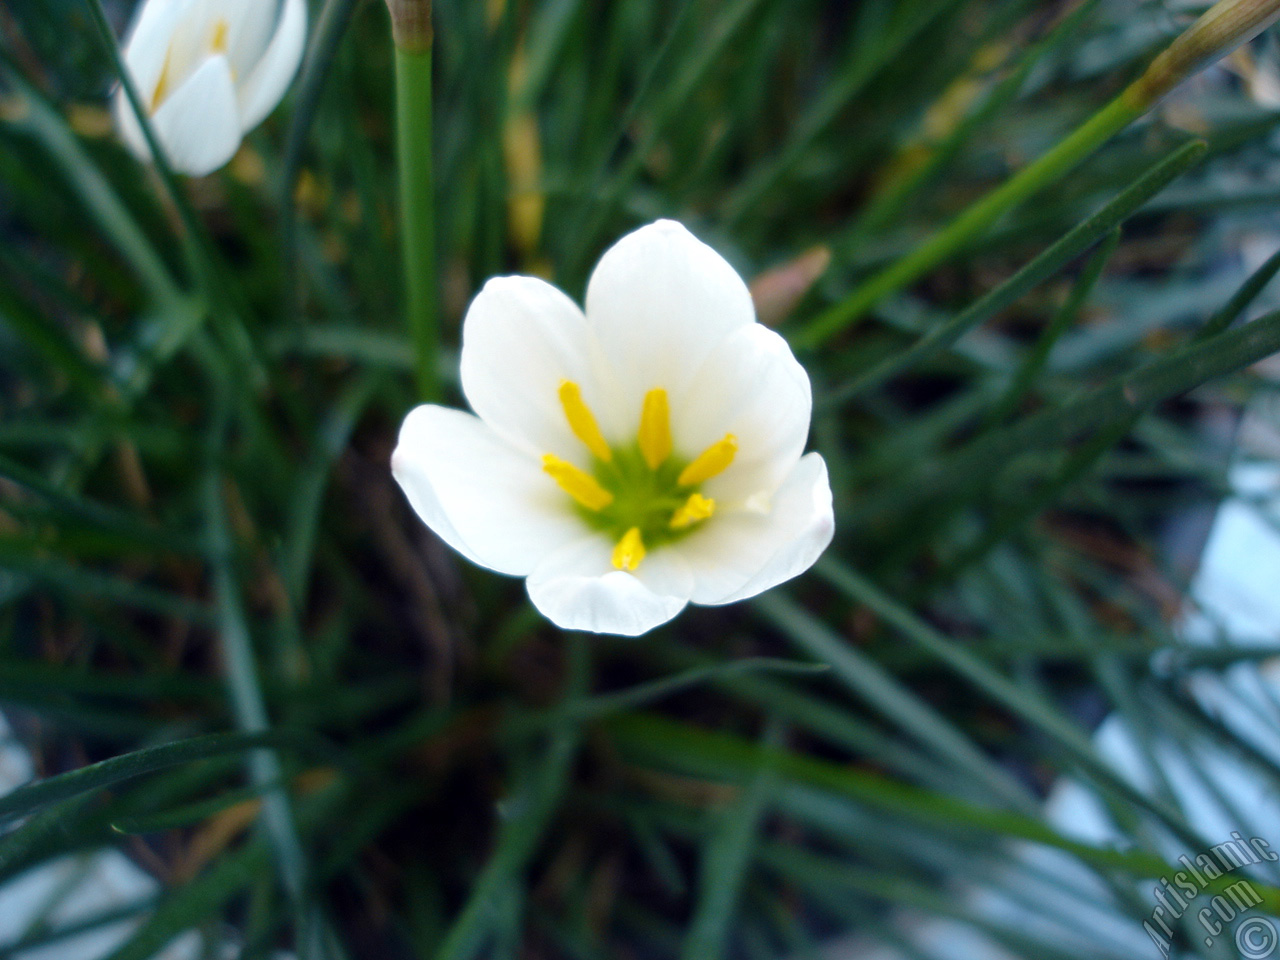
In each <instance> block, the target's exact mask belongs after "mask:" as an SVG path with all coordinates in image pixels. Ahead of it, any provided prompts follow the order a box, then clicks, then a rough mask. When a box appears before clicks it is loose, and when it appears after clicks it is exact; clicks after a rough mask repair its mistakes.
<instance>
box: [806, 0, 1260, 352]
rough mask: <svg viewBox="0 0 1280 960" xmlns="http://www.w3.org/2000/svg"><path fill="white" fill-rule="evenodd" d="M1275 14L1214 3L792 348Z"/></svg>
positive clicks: (1078, 156) (1048, 180) (1059, 168)
mask: <svg viewBox="0 0 1280 960" xmlns="http://www.w3.org/2000/svg"><path fill="white" fill-rule="evenodd" d="M1277 19H1280V0H1219V2H1218V3H1216V4H1214V5H1213V7H1212V8H1210V9H1209V10H1208V11H1207V12H1206V13H1204V14H1203V15H1202V16H1201V17H1200V19H1198V20H1197V21H1196V22H1195V23H1193V24H1192V25H1191V26H1190V27H1189V28H1187V29H1186V30H1185V31H1183V33H1182V34H1181V35H1179V36H1178V38H1177V39H1176V40H1174V41H1173V43H1171V44H1170V45H1169V46H1168V47H1167V48H1166V49H1165V50H1164V52H1162V53H1161V54H1160V55H1159V56H1158V57H1156V58H1155V60H1153V61H1152V62H1151V65H1150V66H1148V67H1147V69H1146V71H1145V72H1144V73H1143V74H1142V76H1141V77H1139V78H1138V79H1137V80H1135V81H1134V82H1133V83H1131V84H1130V85H1129V86H1128V87H1126V88H1125V89H1124V91H1123V92H1121V94H1120V95H1119V96H1118V97H1116V98H1115V99H1114V100H1112V101H1111V102H1110V103H1108V104H1107V105H1106V106H1105V107H1103V108H1102V109H1101V110H1099V111H1098V112H1097V113H1095V114H1094V115H1093V116H1092V117H1090V118H1089V119H1088V120H1086V121H1085V122H1084V123H1083V124H1082V125H1081V126H1079V127H1077V128H1076V129H1075V130H1073V131H1072V132H1071V133H1070V134H1068V135H1067V136H1066V138H1065V139H1063V140H1061V141H1059V142H1058V144H1057V145H1056V146H1054V147H1053V148H1052V149H1051V150H1050V151H1049V152H1048V153H1046V154H1044V156H1042V157H1040V158H1039V159H1038V160H1036V161H1035V162H1034V163H1032V164H1031V165H1030V166H1028V167H1024V168H1023V169H1022V170H1020V171H1018V172H1017V173H1016V174H1014V175H1013V176H1012V177H1010V178H1009V179H1008V180H1006V181H1005V182H1004V183H1003V184H1001V185H1000V186H999V187H997V188H996V189H995V190H993V191H991V193H989V194H987V195H986V196H985V197H983V198H982V199H981V200H979V201H977V202H976V203H974V204H973V205H972V206H971V207H969V208H968V209H967V210H965V211H964V212H963V213H961V214H960V215H959V216H958V217H956V218H955V219H954V220H952V221H951V223H949V224H948V225H947V226H946V227H944V228H943V229H942V231H941V232H939V233H936V234H934V235H933V236H932V237H930V238H929V239H928V240H926V241H925V242H924V243H922V244H921V245H920V246H918V247H916V248H915V249H914V250H912V251H911V252H910V253H909V254H907V255H906V256H905V257H903V258H902V259H901V260H897V261H895V262H894V263H891V264H890V265H889V266H888V267H886V268H885V269H884V270H881V271H880V272H879V273H877V274H876V275H875V276H873V277H871V278H870V279H869V280H867V281H866V282H865V283H864V284H862V285H861V286H860V287H858V288H857V289H856V290H854V291H853V293H851V294H850V295H849V296H848V297H846V298H845V299H844V300H843V301H842V302H840V303H837V304H835V305H834V306H832V307H830V308H829V309H828V310H826V311H825V312H823V313H821V314H819V315H818V316H817V317H815V318H814V320H813V322H812V323H810V324H809V325H808V326H807V327H806V328H805V329H804V330H802V331H801V332H800V334H799V336H798V337H797V338H796V343H797V345H799V346H803V347H817V346H820V345H821V344H822V343H823V342H824V341H826V340H827V339H829V338H830V337H831V336H833V335H834V334H837V333H839V332H840V331H841V330H844V329H845V328H846V327H850V326H852V325H853V324H854V323H856V322H857V321H859V320H861V319H862V318H863V317H864V316H866V315H867V313H868V312H869V311H870V310H871V308H872V307H874V306H875V305H876V304H877V303H879V302H880V301H881V300H883V299H884V298H885V297H887V296H889V295H890V294H892V293H897V292H898V291H899V290H902V289H904V288H905V287H907V286H909V285H910V284H912V283H914V282H915V281H916V280H918V279H919V278H920V277H922V276H923V275H924V274H926V273H928V272H929V271H930V270H932V269H933V268H934V267H936V266H937V265H938V264H940V263H942V262H943V261H944V260H946V259H948V258H949V257H951V256H952V255H953V254H955V253H956V252H957V251H959V250H961V249H963V248H964V247H965V246H966V245H968V244H969V242H970V241H972V240H974V239H975V238H976V237H978V236H980V235H981V234H982V233H983V232H984V231H986V229H987V228H988V227H990V226H991V225H992V224H993V223H995V222H996V220H998V219H999V218H1000V217H1001V216H1002V215H1003V214H1005V213H1007V212H1008V211H1009V210H1011V209H1012V208H1014V207H1016V206H1018V205H1019V204H1021V203H1023V202H1025V201H1026V200H1028V199H1030V198H1031V197H1033V196H1035V195H1036V194H1037V193H1039V192H1040V191H1042V190H1044V189H1046V188H1047V187H1049V186H1051V185H1052V184H1054V183H1056V182H1058V181H1059V180H1060V179H1062V177H1064V176H1065V175H1066V174H1067V173H1069V172H1070V171H1071V170H1073V169H1074V168H1075V167H1076V166H1078V165H1079V164H1080V163H1082V162H1083V161H1084V160H1085V159H1086V158H1087V157H1088V156H1089V155H1090V154H1092V153H1093V152H1094V151H1095V150H1097V149H1098V148H1099V147H1101V146H1102V145H1103V144H1104V143H1106V142H1107V141H1108V140H1110V139H1111V138H1112V137H1114V136H1115V135H1116V134H1117V133H1119V132H1120V131H1121V130H1123V129H1124V128H1125V127H1127V126H1129V124H1131V123H1133V121H1134V120H1137V119H1138V118H1139V117H1140V116H1142V115H1143V114H1144V113H1146V112H1147V111H1148V110H1150V109H1151V108H1152V107H1153V106H1155V105H1156V103H1157V102H1159V100H1160V99H1161V98H1162V97H1163V96H1165V94H1167V93H1168V92H1169V91H1170V90H1172V89H1173V88H1174V87H1176V86H1177V85H1178V84H1179V83H1181V82H1182V81H1183V80H1185V79H1186V78H1187V77H1189V76H1191V75H1192V74H1193V73H1195V72H1197V71H1198V70H1201V69H1203V68H1204V67H1206V66H1208V65H1209V64H1211V63H1213V62H1214V61H1216V60H1217V59H1219V58H1220V57H1223V56H1226V54H1228V53H1230V52H1231V51H1232V50H1233V49H1235V48H1236V47H1237V46H1238V45H1240V44H1241V43H1244V42H1246V41H1248V40H1249V39H1251V38H1252V37H1254V36H1257V34H1258V33H1259V32H1260V31H1261V30H1264V29H1265V28H1266V27H1267V26H1269V25H1270V24H1272V23H1274V22H1275V21H1276V20H1277Z"/></svg>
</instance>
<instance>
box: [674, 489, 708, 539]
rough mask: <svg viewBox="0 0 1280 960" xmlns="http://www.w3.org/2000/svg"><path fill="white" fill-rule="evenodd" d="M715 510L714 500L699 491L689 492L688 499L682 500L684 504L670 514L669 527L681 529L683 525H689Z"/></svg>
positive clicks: (703, 518) (705, 517)
mask: <svg viewBox="0 0 1280 960" xmlns="http://www.w3.org/2000/svg"><path fill="white" fill-rule="evenodd" d="M715 512H716V502H715V501H714V500H712V499H711V498H710V497H704V496H703V495H702V494H700V493H691V494H689V499H688V500H686V501H685V502H684V506H682V507H681V508H680V509H679V510H677V511H676V512H675V513H673V514H672V515H671V529H672V530H683V529H684V528H685V527H691V526H693V525H694V524H695V523H697V522H698V521H699V520H705V519H707V517H709V516H711V514H713V513H715Z"/></svg>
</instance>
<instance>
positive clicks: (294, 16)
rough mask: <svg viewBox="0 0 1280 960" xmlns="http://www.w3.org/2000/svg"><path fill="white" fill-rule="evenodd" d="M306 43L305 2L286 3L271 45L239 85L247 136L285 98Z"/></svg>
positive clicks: (301, 0) (302, 0)
mask: <svg viewBox="0 0 1280 960" xmlns="http://www.w3.org/2000/svg"><path fill="white" fill-rule="evenodd" d="M257 2H258V3H261V2H262V0H257ZM306 41H307V6H306V3H305V0H284V9H283V10H281V11H280V20H279V23H278V24H277V25H276V32H275V34H274V36H272V38H271V43H270V44H268V46H267V48H266V50H265V51H264V52H263V53H262V56H261V59H259V60H258V61H257V64H256V65H255V66H254V67H253V70H252V72H251V73H249V75H248V76H245V77H243V78H242V80H241V83H240V124H241V130H242V131H243V132H244V133H248V132H249V131H250V130H252V129H253V128H254V127H256V126H257V125H258V124H259V123H261V122H262V121H263V120H265V119H266V117H267V114H269V113H270V112H271V111H272V110H274V109H275V107H276V104H278V103H279V102H280V101H281V100H282V99H283V98H284V95H285V91H286V90H288V89H289V84H290V83H291V82H292V80H293V76H294V74H295V73H297V72H298V64H300V63H301V62H302V51H303V48H304V47H305V46H306ZM246 42H248V41H246Z"/></svg>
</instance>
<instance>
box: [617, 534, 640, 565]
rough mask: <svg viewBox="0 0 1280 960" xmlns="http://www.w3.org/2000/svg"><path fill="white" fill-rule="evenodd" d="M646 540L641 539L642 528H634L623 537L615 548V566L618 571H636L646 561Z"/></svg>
mask: <svg viewBox="0 0 1280 960" xmlns="http://www.w3.org/2000/svg"><path fill="white" fill-rule="evenodd" d="M644 555H645V549H644V540H642V539H641V538H640V528H639V527H632V528H631V529H630V530H628V531H627V532H626V533H624V534H623V535H622V539H621V540H619V541H618V545H617V546H616V547H614V548H613V566H614V569H616V570H634V569H635V568H636V567H638V566H640V561H641V560H643V559H644Z"/></svg>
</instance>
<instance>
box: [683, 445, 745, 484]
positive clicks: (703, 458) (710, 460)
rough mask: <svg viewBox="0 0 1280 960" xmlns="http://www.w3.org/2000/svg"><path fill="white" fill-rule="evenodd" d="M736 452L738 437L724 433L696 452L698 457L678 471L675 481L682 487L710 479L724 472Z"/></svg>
mask: <svg viewBox="0 0 1280 960" xmlns="http://www.w3.org/2000/svg"><path fill="white" fill-rule="evenodd" d="M737 452H738V438H737V437H735V436H734V435H733V434H732V433H726V434H725V435H724V439H723V440H717V441H716V442H715V443H713V444H712V445H711V446H709V447H707V449H705V450H703V451H702V452H701V453H700V454H698V458H697V459H696V460H694V461H693V463H691V464H689V465H688V466H687V467H685V468H684V469H683V470H681V471H680V476H679V477H677V478H676V483H678V484H680V486H682V487H692V486H696V485H697V484H699V483H702V482H703V481H704V480H710V479H711V478H712V477H714V476H716V475H717V474H720V473H724V471H725V470H727V469H728V468H729V464H731V463H733V458H734V456H735V455H736V454H737Z"/></svg>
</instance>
